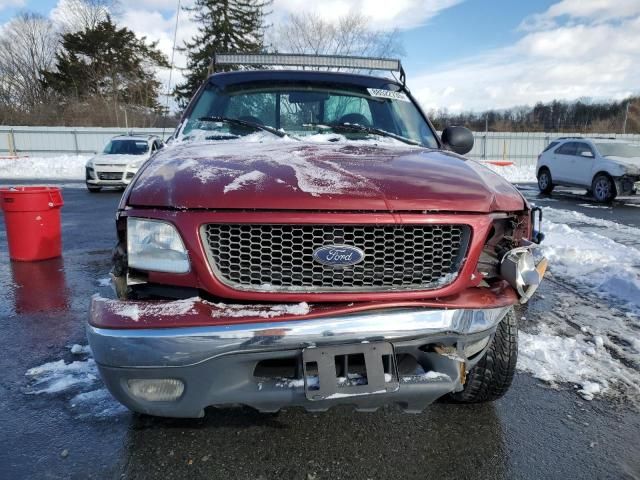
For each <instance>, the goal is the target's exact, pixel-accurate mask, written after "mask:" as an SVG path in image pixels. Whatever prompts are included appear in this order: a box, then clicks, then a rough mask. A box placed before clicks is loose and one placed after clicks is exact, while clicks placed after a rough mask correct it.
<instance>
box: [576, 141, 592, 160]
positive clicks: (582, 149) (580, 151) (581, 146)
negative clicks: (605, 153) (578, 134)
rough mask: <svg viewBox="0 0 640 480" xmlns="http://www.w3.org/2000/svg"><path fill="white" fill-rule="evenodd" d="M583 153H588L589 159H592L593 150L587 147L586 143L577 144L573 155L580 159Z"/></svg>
mask: <svg viewBox="0 0 640 480" xmlns="http://www.w3.org/2000/svg"><path fill="white" fill-rule="evenodd" d="M584 152H588V153H590V154H591V157H592V158H593V150H592V149H591V147H590V146H589V145H587V144H586V143H582V142H577V147H576V153H575V154H576V155H577V156H578V157H581V156H582V154H583V153H584ZM587 158H588V157H587Z"/></svg>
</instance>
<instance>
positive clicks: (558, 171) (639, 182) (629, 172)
mask: <svg viewBox="0 0 640 480" xmlns="http://www.w3.org/2000/svg"><path fill="white" fill-rule="evenodd" d="M536 172H537V177H538V187H539V188H540V191H541V192H543V193H551V191H552V190H553V188H554V187H555V186H556V185H565V186H570V187H584V188H586V189H587V191H588V192H589V193H591V194H592V195H593V197H594V198H595V199H596V200H597V201H598V202H610V201H611V200H613V199H614V198H615V197H616V196H617V195H630V194H634V193H636V190H637V189H640V145H639V144H633V143H630V142H628V141H623V140H615V139H612V138H583V137H562V138H558V139H556V140H554V141H553V142H551V143H550V144H549V146H548V147H547V148H545V149H544V151H543V152H542V153H541V154H540V155H539V156H538V164H537V167H536Z"/></svg>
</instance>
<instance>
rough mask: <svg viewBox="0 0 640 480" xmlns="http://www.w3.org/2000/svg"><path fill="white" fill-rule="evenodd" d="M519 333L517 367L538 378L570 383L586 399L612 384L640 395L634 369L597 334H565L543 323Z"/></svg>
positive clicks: (546, 380) (551, 382) (635, 395)
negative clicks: (621, 361)
mask: <svg viewBox="0 0 640 480" xmlns="http://www.w3.org/2000/svg"><path fill="white" fill-rule="evenodd" d="M519 335H520V337H519V341H518V347H519V357H518V368H519V369H520V370H525V371H527V372H530V373H531V374H532V375H533V376H534V377H536V378H539V379H540V380H544V381H545V382H548V383H550V384H551V385H555V384H556V383H557V382H568V383H572V384H574V385H576V386H577V388H578V393H579V394H580V395H581V396H582V397H583V398H584V399H585V400H592V399H593V398H594V396H595V395H596V394H602V393H607V392H608V391H609V390H610V389H611V388H612V387H614V386H616V387H617V388H619V389H620V388H622V389H624V390H626V393H627V394H628V395H630V396H631V397H636V398H637V397H638V396H639V395H640V388H639V387H638V375H637V372H635V373H634V371H633V370H632V369H628V368H625V367H624V366H623V365H622V364H621V363H620V362H619V361H617V360H616V359H614V358H613V357H612V356H611V354H610V353H609V351H608V350H607V349H605V348H604V340H603V338H602V337H600V336H595V337H594V336H591V335H586V334H584V333H580V334H578V335H575V336H573V337H565V336H561V335H558V334H556V332H555V330H554V329H553V328H551V327H550V326H548V325H546V324H542V325H540V327H539V332H538V333H537V334H530V333H526V332H520V333H519Z"/></svg>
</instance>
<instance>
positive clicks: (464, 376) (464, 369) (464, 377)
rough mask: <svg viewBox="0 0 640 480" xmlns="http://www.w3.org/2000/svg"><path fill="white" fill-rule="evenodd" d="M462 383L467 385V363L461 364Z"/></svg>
mask: <svg viewBox="0 0 640 480" xmlns="http://www.w3.org/2000/svg"><path fill="white" fill-rule="evenodd" d="M460 383H461V384H462V385H464V384H465V383H467V366H466V364H465V362H460Z"/></svg>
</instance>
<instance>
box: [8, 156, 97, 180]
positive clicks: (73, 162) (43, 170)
mask: <svg viewBox="0 0 640 480" xmlns="http://www.w3.org/2000/svg"><path fill="white" fill-rule="evenodd" d="M90 158H91V156H87V155H61V156H58V157H27V158H16V159H10V160H7V159H0V178H7V179H9V178H14V179H42V180H54V179H61V180H71V179H73V180H82V179H84V176H85V172H84V166H85V164H86V163H87V160H89V159H90Z"/></svg>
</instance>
